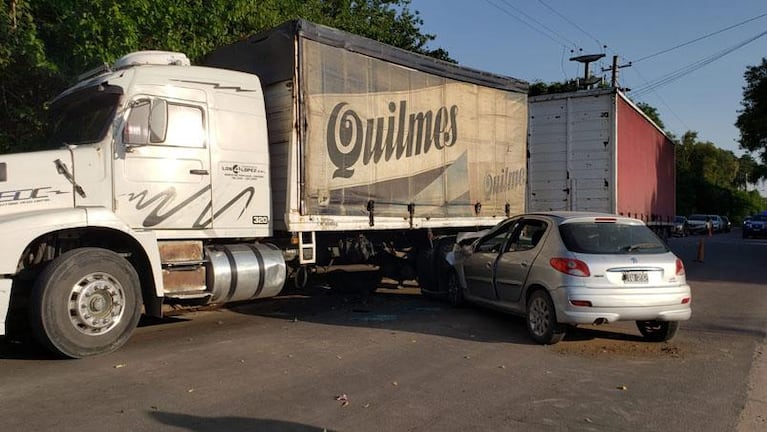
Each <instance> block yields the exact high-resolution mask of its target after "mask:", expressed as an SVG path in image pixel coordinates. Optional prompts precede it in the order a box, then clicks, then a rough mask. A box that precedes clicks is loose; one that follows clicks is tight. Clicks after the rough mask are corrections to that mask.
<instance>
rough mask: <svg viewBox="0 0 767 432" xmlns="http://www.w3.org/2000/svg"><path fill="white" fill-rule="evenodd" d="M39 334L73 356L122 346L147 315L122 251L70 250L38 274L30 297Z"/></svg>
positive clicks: (53, 348)
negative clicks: (142, 316)
mask: <svg viewBox="0 0 767 432" xmlns="http://www.w3.org/2000/svg"><path fill="white" fill-rule="evenodd" d="M30 308H31V309H30V320H31V324H32V329H33V330H34V332H35V335H36V337H37V339H38V340H39V341H40V343H41V344H43V345H44V346H45V347H46V348H48V349H50V350H51V351H53V352H55V353H58V354H61V355H63V356H66V357H71V358H82V357H87V356H91V355H97V354H104V353H108V352H111V351H114V350H116V349H118V348H120V347H121V346H122V345H123V344H124V343H125V342H126V341H127V340H128V338H129V337H130V335H131V333H133V330H134V329H135V328H136V325H137V324H138V320H139V318H140V316H141V291H140V284H139V278H138V275H137V274H136V271H135V270H134V268H133V266H131V264H130V263H128V261H127V260H126V259H125V258H123V257H121V256H120V255H118V254H116V253H114V252H112V251H109V250H106V249H98V248H81V249H74V250H71V251H68V252H66V253H64V254H62V255H61V256H59V257H58V258H56V259H55V260H53V261H52V262H51V263H50V264H49V265H48V266H47V267H46V268H45V270H44V271H43V272H42V273H41V274H40V276H39V277H38V278H37V280H36V282H35V285H34V288H33V290H32V296H31V301H30Z"/></svg>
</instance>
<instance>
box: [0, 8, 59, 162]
mask: <svg viewBox="0 0 767 432" xmlns="http://www.w3.org/2000/svg"><path fill="white" fill-rule="evenodd" d="M0 77H2V79H0V152H3V153H4V152H8V151H10V150H12V149H13V148H19V147H20V148H26V147H29V146H31V145H32V143H34V142H36V141H37V140H39V139H40V137H41V132H42V128H43V118H44V115H43V106H44V103H45V102H46V101H47V100H49V99H50V98H51V97H52V95H54V94H55V93H56V91H58V90H60V89H61V88H62V87H63V85H64V82H63V80H62V79H61V76H60V75H59V73H58V68H57V66H56V65H55V64H53V63H52V62H50V61H48V59H47V58H46V55H45V48H44V41H43V40H42V39H41V38H40V36H39V34H38V27H37V26H36V25H35V20H34V18H33V16H32V11H31V7H30V5H29V2H26V1H21V0H14V1H11V2H10V3H6V2H4V7H3V10H2V13H0Z"/></svg>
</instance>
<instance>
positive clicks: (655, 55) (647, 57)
mask: <svg viewBox="0 0 767 432" xmlns="http://www.w3.org/2000/svg"><path fill="white" fill-rule="evenodd" d="M538 1H541V0H538ZM765 16H767V13H763V14H761V15H757V16H755V17H751V18H749V19H747V20H745V21H741V22H739V23H737V24H733V25H731V26H729V27H725V28H723V29H721V30H717V31H714V32H711V33H707V34H705V35H703V36H701V37H698V38H695V39H693V40H691V41H688V42H685V43H682V44H679V45H676V46H673V47H671V48H667V49H664V50H662V51H658V52H656V53H654V54H650V55H647V56H644V57H642V58H640V59H639V60H634V63H639V62H640V61H642V60H647V59H651V58H653V57H657V56H659V55H661V54H665V53H667V52H669V51H673V50H675V49H677V48H682V47H685V46H687V45H690V44H693V43H695V42H698V41H701V40H703V39H706V38H709V37H711V36H715V35H718V34H719V33H723V32H726V31H727V30H731V29H734V28H736V27H740V26H742V25H743V24H746V23H749V22H751V21H754V20H757V19H759V18H763V17H765Z"/></svg>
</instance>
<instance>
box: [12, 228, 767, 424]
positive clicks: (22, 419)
mask: <svg viewBox="0 0 767 432" xmlns="http://www.w3.org/2000/svg"><path fill="white" fill-rule="evenodd" d="M701 239H705V245H704V246H705V247H704V252H705V255H704V262H703V263H697V262H694V259H695V258H696V252H697V246H698V242H699V240H701ZM670 244H671V246H672V248H673V249H674V250H675V251H676V252H677V254H678V255H679V256H680V257H681V258H682V259H683V260H684V261H685V264H686V266H687V274H688V280H689V282H690V284H691V286H692V289H693V318H692V319H691V320H690V321H688V322H685V323H683V325H682V327H681V329H680V333H679V334H678V336H677V338H676V339H674V340H673V341H672V342H670V343H648V342H644V341H643V340H642V339H641V338H640V336H639V333H638V331H636V329H635V328H634V326H633V324H629V323H626V324H618V325H606V326H599V327H584V328H579V329H578V330H577V331H575V332H571V333H570V334H568V336H567V337H566V338H565V340H564V341H562V342H560V343H559V344H557V345H554V346H539V345H535V344H532V343H531V342H530V341H529V339H528V336H527V334H526V331H525V327H524V322H523V321H522V320H521V319H519V318H515V317H509V316H505V315H501V314H498V313H493V312H488V311H484V310H479V309H475V308H471V307H467V308H459V309H455V308H452V307H450V306H448V305H446V304H443V303H440V302H436V301H429V300H427V299H424V298H422V297H421V296H420V295H419V294H418V289H417V288H416V287H404V288H401V289H393V288H394V287H391V286H390V287H386V286H382V288H380V289H379V290H378V292H376V293H375V294H372V295H370V296H368V297H359V296H354V295H348V294H347V295H343V294H338V293H332V292H329V291H326V290H324V289H322V288H315V289H313V290H311V291H310V293H309V295H290V296H284V297H280V298H276V299H271V300H267V301H262V302H257V303H250V304H240V305H236V306H233V307H230V308H227V309H218V310H209V311H198V312H194V313H189V314H185V315H182V316H177V317H173V318H168V319H165V320H162V321H151V322H150V321H145V322H143V323H142V325H141V327H140V328H139V329H138V331H137V332H136V334H135V336H134V337H133V338H132V339H131V340H130V341H129V342H128V344H127V345H126V346H125V347H123V348H122V349H121V350H120V351H118V352H116V353H113V354H110V355H105V356H101V357H96V358H89V359H83V360H56V359H52V358H50V357H48V356H47V354H46V353H44V352H42V351H40V350H39V349H38V348H36V347H35V345H33V344H30V343H29V342H25V341H14V340H7V339H6V340H3V341H0V418H2V422H1V423H0V425H2V426H0V427H1V428H2V430H3V431H21V430H25V431H29V430H34V431H78V432H90V431H118V430H119V431H128V430H130V431H200V432H202V431H233V432H238V431H284V430H292V431H321V430H324V429H327V430H338V431H452V430H494V431H495V430H498V431H500V430H514V431H565V430H568V431H569V430H578V431H580V430H584V431H734V430H738V429H739V428H740V430H762V429H764V430H767V404H765V399H761V396H759V393H758V392H759V389H760V388H762V387H760V386H759V385H758V384H759V383H760V382H761V381H760V379H762V378H763V377H762V376H761V372H759V371H760V365H761V364H763V363H764V362H765V359H764V357H763V351H762V350H763V348H762V347H763V345H762V344H763V342H764V340H765V329H767V291H766V290H767V271H765V267H766V266H767V258H766V257H767V241H765V240H742V239H741V238H740V237H739V232H733V233H730V234H719V235H716V236H714V237H711V238H704V237H700V236H697V237H688V238H682V239H672V240H670ZM754 366H756V367H754ZM764 382H765V386H767V380H764Z"/></svg>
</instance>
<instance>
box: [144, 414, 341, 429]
mask: <svg viewBox="0 0 767 432" xmlns="http://www.w3.org/2000/svg"><path fill="white" fill-rule="evenodd" d="M149 416H150V417H152V418H153V419H155V420H157V421H158V422H160V423H161V424H163V425H167V426H174V427H177V428H183V429H186V430H189V431H193V432H221V431H227V432H253V431H258V432H269V431H279V432H283V431H288V432H321V431H330V429H325V428H320V427H315V426H308V425H304V424H300V423H293V422H288V421H282V420H269V419H254V418H247V417H200V416H194V415H188V414H177V413H169V412H162V411H153V412H150V413H149Z"/></svg>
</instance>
